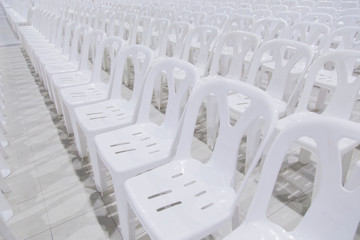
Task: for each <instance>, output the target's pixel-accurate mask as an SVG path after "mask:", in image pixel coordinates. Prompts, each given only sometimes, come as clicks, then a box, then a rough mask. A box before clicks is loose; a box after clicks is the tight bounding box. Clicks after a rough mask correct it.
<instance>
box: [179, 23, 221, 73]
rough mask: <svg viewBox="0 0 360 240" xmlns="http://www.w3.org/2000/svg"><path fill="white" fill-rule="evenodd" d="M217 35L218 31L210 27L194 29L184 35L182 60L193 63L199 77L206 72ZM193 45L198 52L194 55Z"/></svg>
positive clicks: (203, 26) (204, 26)
mask: <svg viewBox="0 0 360 240" xmlns="http://www.w3.org/2000/svg"><path fill="white" fill-rule="evenodd" d="M218 35H219V29H218V28H217V27H215V26H211V25H200V26H197V27H194V28H193V29H191V30H190V31H189V32H188V33H187V34H186V37H185V43H184V50H183V54H182V59H184V60H185V61H188V62H191V63H193V64H194V65H195V66H196V67H197V69H198V71H199V73H200V75H204V74H205V73H206V71H207V67H208V63H209V59H210V52H211V50H212V49H211V47H213V45H214V43H215V41H216V39H217V37H218ZM194 45H196V49H197V51H198V53H196V54H194V53H193V46H194ZM194 55H196V56H194Z"/></svg>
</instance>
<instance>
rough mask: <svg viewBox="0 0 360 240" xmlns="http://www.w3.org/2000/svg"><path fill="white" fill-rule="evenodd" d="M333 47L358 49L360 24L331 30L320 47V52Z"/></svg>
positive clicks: (359, 44)
mask: <svg viewBox="0 0 360 240" xmlns="http://www.w3.org/2000/svg"><path fill="white" fill-rule="evenodd" d="M334 49H349V50H360V26H357V27H343V28H338V29H336V30H333V31H332V32H330V34H329V35H328V37H327V39H326V41H325V42H324V45H323V47H322V53H326V52H328V51H330V50H334Z"/></svg>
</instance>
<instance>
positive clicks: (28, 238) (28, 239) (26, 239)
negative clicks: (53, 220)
mask: <svg viewBox="0 0 360 240" xmlns="http://www.w3.org/2000/svg"><path fill="white" fill-rule="evenodd" d="M47 231H50V228H49V229H46V230H44V231H41V232H39V233H37V234H35V235H32V236H30V237H27V238H25V239H24V240H31V239H32V238H33V237H36V236H37V235H40V234H42V233H45V232H47ZM50 234H51V239H49V240H53V236H52V233H51V231H50Z"/></svg>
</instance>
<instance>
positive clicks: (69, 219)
mask: <svg viewBox="0 0 360 240" xmlns="http://www.w3.org/2000/svg"><path fill="white" fill-rule="evenodd" d="M45 207H46V206H45ZM101 207H104V208H105V209H106V212H107V213H108V214H109V216H110V213H109V211H108V209H107V208H106V207H105V206H104V205H101V206H98V207H96V208H91V209H89V210H87V211H84V212H83V213H81V214H79V215H76V216H73V217H71V218H68V219H66V220H65V221H60V223H57V224H55V225H54V226H52V224H51V223H50V222H49V226H50V230H52V229H54V228H56V227H59V226H60V225H62V224H65V223H68V222H70V221H73V220H74V219H76V218H79V217H82V216H84V215H86V214H88V213H90V212H94V211H95V210H97V209H99V208H101ZM110 217H111V216H110ZM115 226H116V224H115Z"/></svg>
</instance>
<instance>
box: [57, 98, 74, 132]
mask: <svg viewBox="0 0 360 240" xmlns="http://www.w3.org/2000/svg"><path fill="white" fill-rule="evenodd" d="M60 101H61V100H60ZM61 109H62V112H63V118H64V123H65V127H66V131H67V133H68V135H70V134H72V133H74V130H73V129H72V125H71V119H70V113H69V110H68V108H67V107H66V106H65V104H61Z"/></svg>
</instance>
